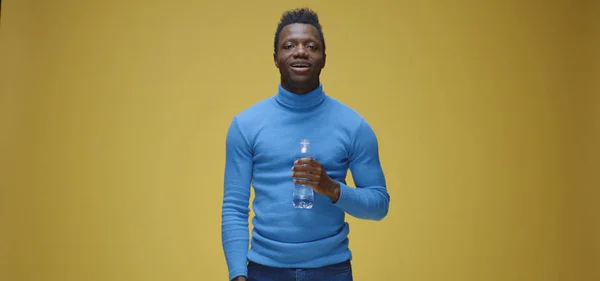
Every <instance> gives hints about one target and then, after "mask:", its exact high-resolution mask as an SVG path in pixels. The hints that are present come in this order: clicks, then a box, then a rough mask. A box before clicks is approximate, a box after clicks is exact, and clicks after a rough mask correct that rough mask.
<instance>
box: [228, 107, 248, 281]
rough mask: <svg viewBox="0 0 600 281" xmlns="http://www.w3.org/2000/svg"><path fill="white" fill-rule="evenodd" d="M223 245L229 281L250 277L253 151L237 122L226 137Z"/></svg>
mask: <svg viewBox="0 0 600 281" xmlns="http://www.w3.org/2000/svg"><path fill="white" fill-rule="evenodd" d="M225 151H226V156H225V173H224V174H225V175H224V186H223V205H222V209H221V242H222V244H223V251H224V254H225V260H226V262H227V267H228V271H229V280H231V279H233V278H235V277H237V276H240V275H242V276H246V277H247V273H248V271H247V267H246V255H247V253H248V245H249V231H248V214H249V211H250V209H249V207H248V206H249V200H250V184H251V180H252V150H251V146H250V144H249V142H248V141H247V139H246V138H245V137H244V135H243V133H242V131H241V130H240V128H239V126H238V123H237V119H235V118H234V119H233V120H232V122H231V124H230V127H229V129H228V133H227V137H226V149H225Z"/></svg>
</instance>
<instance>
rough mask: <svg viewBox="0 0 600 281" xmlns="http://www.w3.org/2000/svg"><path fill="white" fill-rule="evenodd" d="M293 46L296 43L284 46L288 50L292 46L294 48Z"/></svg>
mask: <svg viewBox="0 0 600 281" xmlns="http://www.w3.org/2000/svg"><path fill="white" fill-rule="evenodd" d="M293 47H294V45H293V44H287V45H285V46H284V47H283V48H284V49H286V50H288V49H291V48H293Z"/></svg>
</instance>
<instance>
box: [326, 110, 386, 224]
mask: <svg viewBox="0 0 600 281" xmlns="http://www.w3.org/2000/svg"><path fill="white" fill-rule="evenodd" d="M349 163H350V171H351V173H352V178H353V179H354V183H355V184H356V188H350V187H349V186H347V185H346V184H344V183H341V182H340V197H339V199H338V200H337V201H336V202H335V203H334V205H336V206H338V207H339V208H341V209H342V210H344V211H345V212H346V213H348V214H350V215H351V216H354V217H356V218H360V219H368V220H382V219H383V218H384V217H385V216H386V215H387V213H388V207H389V202H390V195H389V194H388V192H387V187H386V180H385V176H384V173H383V169H382V167H381V163H380V160H379V145H378V141H377V137H376V135H375V132H374V131H373V129H372V128H371V126H370V125H369V124H368V123H367V122H366V121H365V120H364V119H363V120H362V122H361V124H360V125H359V127H358V129H357V131H356V133H355V135H354V137H353V140H352V143H351V151H350V153H349Z"/></svg>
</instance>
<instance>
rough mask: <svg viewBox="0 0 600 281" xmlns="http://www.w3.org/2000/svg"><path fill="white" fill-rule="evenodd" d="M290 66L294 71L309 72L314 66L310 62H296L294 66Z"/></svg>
mask: <svg viewBox="0 0 600 281" xmlns="http://www.w3.org/2000/svg"><path fill="white" fill-rule="evenodd" d="M290 66H291V67H292V69H294V70H300V71H302V70H308V69H310V67H311V66H312V64H311V63H309V62H294V63H292V64H290Z"/></svg>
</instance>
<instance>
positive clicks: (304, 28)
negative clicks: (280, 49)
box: [279, 23, 320, 41]
mask: <svg viewBox="0 0 600 281" xmlns="http://www.w3.org/2000/svg"><path fill="white" fill-rule="evenodd" d="M292 39H298V40H302V39H305V40H308V39H310V40H316V41H320V40H319V31H318V30H317V28H316V27H314V26H313V25H311V24H306V23H292V24H288V25H286V26H285V27H284V28H283V29H282V30H281V33H280V34H279V40H280V41H281V40H292Z"/></svg>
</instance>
